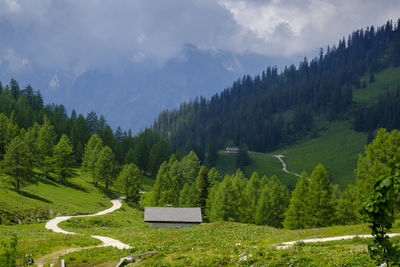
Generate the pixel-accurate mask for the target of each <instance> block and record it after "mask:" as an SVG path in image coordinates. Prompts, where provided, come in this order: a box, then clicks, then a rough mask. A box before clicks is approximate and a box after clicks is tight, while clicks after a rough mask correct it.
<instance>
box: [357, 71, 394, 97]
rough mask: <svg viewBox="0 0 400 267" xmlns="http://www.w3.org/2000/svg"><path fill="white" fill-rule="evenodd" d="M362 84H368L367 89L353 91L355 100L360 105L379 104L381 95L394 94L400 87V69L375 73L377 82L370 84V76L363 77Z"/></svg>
mask: <svg viewBox="0 0 400 267" xmlns="http://www.w3.org/2000/svg"><path fill="white" fill-rule="evenodd" d="M360 80H361V83H363V81H365V82H366V84H367V87H366V88H363V89H358V90H354V91H353V100H354V102H356V103H359V104H374V103H377V101H378V99H379V95H381V94H385V93H386V92H394V91H395V90H396V89H397V88H398V87H399V86H400V67H397V68H393V67H389V68H386V69H384V70H382V71H380V72H378V73H375V82H374V83H369V74H368V73H366V74H365V75H364V76H363V77H361V79H360Z"/></svg>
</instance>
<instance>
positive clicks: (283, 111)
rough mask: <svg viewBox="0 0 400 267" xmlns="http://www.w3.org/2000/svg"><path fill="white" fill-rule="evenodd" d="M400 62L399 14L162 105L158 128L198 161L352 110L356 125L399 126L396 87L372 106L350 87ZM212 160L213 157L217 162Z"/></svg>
mask: <svg viewBox="0 0 400 267" xmlns="http://www.w3.org/2000/svg"><path fill="white" fill-rule="evenodd" d="M399 65H400V20H399V21H398V22H397V23H396V24H395V25H394V24H393V23H392V21H388V22H387V23H386V24H385V25H384V26H382V27H378V28H377V29H375V28H374V27H373V26H372V27H370V28H367V29H366V30H363V29H361V30H357V31H355V32H353V33H352V34H351V35H350V36H349V37H348V38H347V41H346V39H345V38H343V39H342V40H340V41H339V43H338V45H337V46H336V45H334V46H332V47H329V46H328V47H327V49H326V50H323V49H321V51H320V54H319V56H318V57H315V58H314V59H312V60H310V61H309V60H308V59H307V58H304V60H302V61H301V62H300V64H299V66H298V67H296V66H295V65H290V66H286V67H285V68H284V70H283V71H282V72H281V73H278V69H277V67H268V68H267V69H266V70H265V71H263V72H262V74H261V75H256V76H255V77H250V76H249V75H246V76H244V77H243V78H242V79H239V80H237V81H236V82H234V83H233V85H232V86H231V87H230V88H227V89H225V90H223V91H222V92H221V93H218V94H215V95H214V96H212V97H211V98H210V99H206V98H204V97H200V98H196V99H195V100H194V101H191V102H189V103H183V104H181V106H180V108H179V109H176V110H171V111H169V110H166V111H164V112H162V113H161V114H160V115H159V116H158V119H157V120H156V121H155V122H154V125H153V129H154V130H155V131H157V132H159V133H160V134H161V136H162V137H164V138H166V139H168V140H170V142H171V145H172V146H173V148H174V149H175V150H179V151H181V150H182V151H189V150H194V151H195V152H196V154H197V155H198V156H199V158H200V159H201V160H203V159H204V158H205V153H206V152H207V154H209V155H212V154H213V151H215V150H216V149H222V148H223V147H224V146H230V145H236V146H239V145H240V144H242V143H244V144H246V145H247V146H248V148H249V149H250V150H253V151H258V152H266V151H272V150H275V149H277V148H278V147H280V146H282V145H285V144H290V143H292V142H294V141H296V140H298V139H299V138H300V137H302V136H315V135H317V134H318V133H317V132H316V129H315V127H313V125H314V122H315V121H316V120H326V119H327V120H336V119H342V118H343V117H346V118H348V117H350V118H352V120H353V121H354V129H355V130H357V131H366V132H371V131H373V130H375V129H377V128H378V127H386V128H388V129H394V128H397V127H400V121H399V118H400V109H399V108H398V105H396V103H397V102H398V98H399V94H398V93H396V94H388V95H386V96H383V97H381V99H380V100H379V103H377V104H375V105H373V106H367V105H356V104H354V101H353V90H362V88H365V86H366V82H365V81H363V82H361V81H360V77H361V76H362V75H365V74H366V73H367V74H369V76H370V78H369V82H370V83H372V82H374V73H375V72H378V71H380V70H382V69H384V68H387V67H389V66H393V67H397V66H399ZM212 161H213V160H211V162H212Z"/></svg>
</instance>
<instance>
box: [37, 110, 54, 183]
mask: <svg viewBox="0 0 400 267" xmlns="http://www.w3.org/2000/svg"><path fill="white" fill-rule="evenodd" d="M56 141H57V134H56V132H55V130H54V126H52V125H51V124H50V121H49V120H48V119H47V117H46V116H45V117H44V123H43V125H42V126H41V127H40V130H39V135H38V138H37V148H38V154H37V156H36V160H37V162H38V167H39V168H40V169H41V170H42V172H43V175H44V176H45V177H47V173H48V171H50V170H51V157H52V154H53V147H54V145H55V143H56Z"/></svg>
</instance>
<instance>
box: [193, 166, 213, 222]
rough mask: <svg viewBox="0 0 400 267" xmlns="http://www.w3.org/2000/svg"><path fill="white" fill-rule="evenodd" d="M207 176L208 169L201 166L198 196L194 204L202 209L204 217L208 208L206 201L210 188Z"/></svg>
mask: <svg viewBox="0 0 400 267" xmlns="http://www.w3.org/2000/svg"><path fill="white" fill-rule="evenodd" d="M207 174H208V171H207V168H206V167H204V166H201V168H200V171H199V175H198V177H197V179H196V196H195V201H194V204H195V205H196V206H198V207H200V208H201V211H202V214H203V215H204V210H205V207H206V200H207V196H208V187H209V182H208V175H207Z"/></svg>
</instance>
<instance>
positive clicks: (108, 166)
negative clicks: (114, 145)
mask: <svg viewBox="0 0 400 267" xmlns="http://www.w3.org/2000/svg"><path fill="white" fill-rule="evenodd" d="M116 171H117V163H116V161H115V156H114V153H113V152H112V150H111V148H110V147H109V146H104V147H103V148H102V149H101V151H100V153H99V155H98V157H97V160H96V163H95V174H96V176H97V177H98V179H99V181H101V182H103V183H104V185H105V187H106V189H108V188H109V186H110V185H112V183H113V181H114V180H115V176H116Z"/></svg>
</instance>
